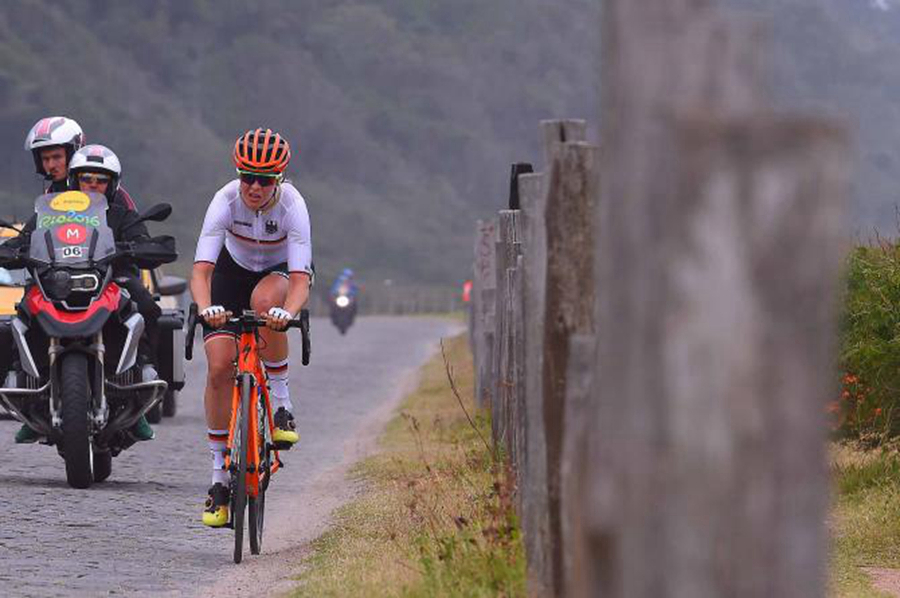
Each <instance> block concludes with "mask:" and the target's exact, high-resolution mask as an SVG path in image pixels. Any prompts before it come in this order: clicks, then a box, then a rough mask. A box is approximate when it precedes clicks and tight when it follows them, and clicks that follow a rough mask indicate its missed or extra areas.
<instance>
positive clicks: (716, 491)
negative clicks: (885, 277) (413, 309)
mask: <svg viewBox="0 0 900 598" xmlns="http://www.w3.org/2000/svg"><path fill="white" fill-rule="evenodd" d="M604 12H605V17H604V30H603V33H602V39H603V43H604V48H603V51H604V79H603V92H604V94H605V96H604V98H603V113H602V114H603V118H604V122H603V130H602V135H601V139H602V141H603V146H604V149H603V153H602V156H601V152H600V150H599V149H598V148H597V147H595V146H592V145H590V144H588V143H586V142H585V137H586V132H585V131H586V125H585V123H584V122H583V121H576V120H570V121H546V122H544V123H542V125H541V131H542V134H543V138H544V146H545V160H544V162H545V164H544V172H543V173H529V171H530V170H531V168H529V167H528V166H525V165H516V166H514V167H513V174H512V184H511V189H512V192H511V194H510V206H509V207H510V208H511V209H507V210H503V211H500V212H499V214H498V216H497V218H496V219H494V220H491V221H486V222H479V223H478V225H477V229H476V238H475V244H474V256H475V261H474V279H473V283H474V287H473V305H472V310H471V316H472V321H471V324H470V329H471V331H472V346H473V351H474V357H475V369H476V382H475V393H476V397H477V399H478V401H479V402H480V404H482V405H485V406H488V407H489V408H490V410H491V413H492V417H493V430H492V432H493V440H494V443H495V445H496V446H497V447H499V448H502V449H503V450H504V451H505V453H506V454H507V455H508V458H509V463H510V467H511V469H512V472H513V474H514V476H515V479H516V483H517V490H516V497H517V507H518V509H519V513H520V516H521V521H522V528H523V533H524V538H525V545H526V553H527V558H528V573H529V594H530V595H570V596H612V597H628V598H644V597H646V598H649V597H658V596H692V597H693V596H766V597H796V596H820V595H822V594H823V593H824V583H825V574H824V568H825V562H826V559H825V555H826V542H825V534H826V531H825V520H826V505H827V497H828V493H829V489H828V483H827V471H826V467H825V438H826V436H825V430H826V425H825V415H824V409H825V405H826V401H827V399H828V398H829V397H830V396H831V395H832V394H833V386H834V384H833V382H834V378H835V372H834V371H833V365H834V360H833V349H834V346H835V334H834V333H835V328H836V318H835V314H836V306H837V300H836V297H837V289H838V286H839V285H838V278H839V276H838V274H839V268H840V264H841V261H842V249H843V241H842V236H841V230H842V224H841V220H842V218H843V203H844V200H845V197H846V194H847V188H848V178H849V177H848V172H847V167H846V165H847V163H848V162H849V157H848V149H847V147H848V144H847V140H846V138H845V135H844V134H843V132H842V131H841V130H840V129H839V128H838V127H836V126H834V125H833V124H831V123H829V122H826V121H822V120H816V119H811V118H805V117H796V118H794V117H782V116H777V115H775V114H773V113H772V111H771V110H770V108H769V100H768V93H767V89H766V88H765V86H764V85H763V84H762V81H764V80H765V77H764V71H765V69H763V67H762V62H761V60H760V58H759V56H760V52H759V47H760V46H761V44H762V43H763V40H762V38H761V36H760V34H759V30H758V28H757V27H756V26H755V25H754V24H752V23H746V22H732V21H730V20H727V19H723V18H722V17H720V16H719V15H718V13H717V12H716V11H715V9H714V8H713V7H712V6H711V3H703V2H695V3H689V2H675V1H673V0H608V1H607V2H606V3H605V4H604ZM649 40H652V43H650V41H649Z"/></svg>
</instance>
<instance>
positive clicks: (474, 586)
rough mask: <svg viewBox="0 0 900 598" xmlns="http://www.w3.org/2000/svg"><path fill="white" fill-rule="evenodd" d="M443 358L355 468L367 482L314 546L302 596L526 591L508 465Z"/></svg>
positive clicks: (458, 348)
mask: <svg viewBox="0 0 900 598" xmlns="http://www.w3.org/2000/svg"><path fill="white" fill-rule="evenodd" d="M446 348H447V362H448V363H449V364H450V365H451V366H452V376H453V380H454V382H455V385H456V387H457V388H459V389H470V388H472V380H473V373H472V360H471V355H470V354H469V351H468V345H467V340H466V338H465V337H464V336H461V337H457V338H455V339H453V340H451V341H450V342H449V343H447V347H446ZM461 394H462V395H464V396H461V397H460V398H461V399H462V402H463V405H464V406H465V410H467V411H468V413H469V414H470V415H471V422H470V418H469V417H467V415H466V413H465V411H464V409H462V408H461V405H460V404H459V402H458V400H457V397H456V396H454V393H453V392H452V391H451V389H450V385H449V383H448V379H447V371H446V369H445V363H444V361H443V360H442V359H441V357H440V356H438V357H437V358H436V359H434V360H432V361H431V362H430V363H429V364H428V365H427V366H426V367H425V368H424V370H423V373H422V380H421V383H420V386H419V388H418V390H417V391H416V392H415V393H413V394H412V395H411V396H409V397H408V398H407V399H406V400H405V402H404V404H403V406H402V408H401V413H400V415H399V416H397V417H396V418H394V419H393V420H392V421H391V423H390V424H389V425H388V427H387V429H386V431H385V433H384V436H383V437H382V439H381V444H380V450H379V453H378V454H377V455H376V456H374V457H372V458H370V459H368V460H366V461H364V462H362V463H361V464H360V465H359V466H357V468H356V470H355V475H356V476H357V478H358V479H359V480H361V481H362V482H363V483H364V484H365V487H366V490H365V492H364V493H363V494H362V496H361V497H360V498H359V499H358V500H356V501H354V502H353V503H351V504H349V505H348V506H346V507H344V508H343V509H341V510H340V511H339V512H338V514H337V516H336V524H335V526H334V527H333V528H332V529H331V530H330V531H329V532H327V533H326V534H325V535H324V536H322V537H321V538H319V539H318V540H317V541H316V542H315V545H314V553H313V555H312V556H311V558H310V559H309V561H308V563H307V567H306V569H305V570H304V572H303V573H302V574H301V577H300V581H301V586H300V588H299V589H298V591H297V594H296V595H303V596H307V595H308V596H523V595H524V593H525V587H524V586H525V564H524V551H523V548H522V543H521V540H520V537H519V531H518V524H517V521H516V518H515V516H514V514H513V509H512V505H511V501H510V492H509V488H508V486H507V484H506V483H505V482H504V479H505V478H504V476H503V475H502V469H503V468H502V467H501V466H500V465H498V464H497V463H496V462H495V461H494V458H493V456H492V454H491V452H490V451H489V448H488V447H487V446H486V445H485V443H484V441H483V437H484V436H487V437H489V434H490V422H489V421H488V419H487V415H486V414H484V413H479V412H475V411H474V407H473V405H472V402H471V397H470V396H467V395H468V394H471V393H461Z"/></svg>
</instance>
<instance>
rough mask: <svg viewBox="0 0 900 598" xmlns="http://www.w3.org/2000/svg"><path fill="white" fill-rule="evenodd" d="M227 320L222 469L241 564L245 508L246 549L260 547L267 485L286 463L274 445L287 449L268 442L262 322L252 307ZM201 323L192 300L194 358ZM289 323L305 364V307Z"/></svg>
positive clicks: (188, 346)
mask: <svg viewBox="0 0 900 598" xmlns="http://www.w3.org/2000/svg"><path fill="white" fill-rule="evenodd" d="M228 322H229V323H230V324H236V325H238V327H239V330H240V335H239V336H238V338H237V341H236V343H237V349H238V350H237V362H236V363H235V377H234V390H233V392H232V397H231V421H230V423H229V426H228V442H227V444H226V450H225V468H226V470H227V471H228V472H229V477H230V484H229V486H230V490H231V521H230V522H229V523H228V525H227V527H231V528H233V529H234V562H235V563H240V562H241V560H242V558H243V550H244V513H245V511H246V512H248V513H249V517H248V520H249V521H248V524H247V531H248V532H249V535H250V553H251V554H259V552H260V550H261V549H262V538H263V523H264V518H265V509H266V490H267V489H268V487H269V482H270V481H271V479H272V476H273V475H274V474H275V472H276V471H278V470H279V469H281V468H282V467H283V466H284V464H283V463H282V462H281V459H280V457H279V453H278V449H279V448H285V447H281V446H279V444H278V443H277V442H273V441H272V430H273V429H274V428H275V421H274V419H273V414H272V405H271V403H270V402H269V385H268V377H267V375H266V368H265V366H264V365H263V362H262V359H260V356H259V348H258V344H259V329H260V328H265V326H266V321H265V320H264V319H262V318H259V317H257V315H256V313H255V312H253V311H249V310H248V311H244V313H243V314H242V315H241V316H239V317H236V318H229V319H228ZM197 324H199V320H198V317H197V304H192V305H191V308H190V315H189V317H188V334H187V339H186V342H185V357H186V358H187V359H192V358H193V345H194V330H195V327H196V326H197ZM287 327H288V328H299V329H300V332H301V335H302V338H303V356H302V363H303V365H309V356H310V342H309V312H308V311H307V310H305V309H304V310H302V311H301V312H300V316H299V317H298V318H297V319H295V320H293V321H291V322H290V323H289V324H288V326H287Z"/></svg>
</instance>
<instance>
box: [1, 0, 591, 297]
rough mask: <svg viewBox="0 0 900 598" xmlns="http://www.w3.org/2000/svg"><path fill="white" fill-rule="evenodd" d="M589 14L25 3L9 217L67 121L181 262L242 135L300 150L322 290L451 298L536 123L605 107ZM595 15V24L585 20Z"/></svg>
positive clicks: (201, 1)
mask: <svg viewBox="0 0 900 598" xmlns="http://www.w3.org/2000/svg"><path fill="white" fill-rule="evenodd" d="M593 4H594V3H592V2H590V1H588V0H573V1H566V2H562V3H558V2H552V1H549V0H524V1H523V0H492V1H491V2H489V3H485V2H479V1H477V0H456V1H454V2H440V1H438V0H382V1H381V2H377V3H368V2H362V1H350V2H347V1H344V2H338V1H337V0H300V1H293V0H264V1H262V2H254V3H241V2H236V1H231V0H226V1H220V2H216V1H212V0H166V1H157V2H152V3H151V2H144V3H124V2H123V3H113V2H104V1H101V0H61V1H57V2H49V1H44V0H30V1H22V2H16V3H14V4H13V5H12V7H11V8H10V9H7V10H5V11H4V12H3V13H2V14H0V138H2V139H4V140H6V141H5V143H3V144H2V145H0V157H2V158H3V159H2V160H0V177H2V180H3V181H4V184H3V185H0V201H2V202H3V204H5V205H7V206H9V209H10V210H11V211H16V212H22V211H24V210H26V209H27V208H28V206H29V204H30V198H31V197H32V196H34V195H35V194H36V193H37V192H38V191H39V183H38V181H37V180H36V178H35V176H34V175H33V169H32V167H31V161H30V158H29V156H28V154H27V153H26V152H24V151H23V150H22V145H21V144H22V140H23V139H24V135H25V133H26V131H27V129H28V127H30V126H31V124H32V123H33V122H34V121H35V120H37V119H38V118H39V117H41V116H43V115H47V114H65V115H69V116H72V117H74V118H76V119H77V120H78V121H79V122H80V123H81V124H82V126H83V127H84V129H85V132H86V134H87V137H88V139H89V141H93V142H99V143H106V144H108V145H110V146H111V147H112V148H113V149H114V150H115V151H117V152H118V153H119V154H120V156H121V158H122V160H123V162H124V164H125V169H126V176H125V180H126V185H127V186H128V188H129V190H130V191H132V193H133V194H134V195H135V197H136V198H137V199H138V201H139V202H140V203H141V204H142V205H149V204H150V203H152V202H154V201H158V200H162V199H165V200H167V201H171V202H172V203H173V204H174V205H175V206H176V211H177V212H176V213H177V217H176V218H174V219H173V221H172V222H171V223H170V225H169V226H171V227H173V228H174V229H175V231H176V233H177V235H178V237H179V239H180V241H181V248H182V251H183V253H184V254H185V255H186V256H188V259H189V257H190V255H191V253H192V251H193V240H194V239H195V238H196V234H197V232H198V230H199V226H200V222H201V219H202V215H203V212H204V210H205V206H206V203H207V202H208V201H209V199H210V198H211V196H212V194H213V193H214V192H215V190H216V189H217V188H218V187H219V186H221V185H222V184H224V183H225V182H226V181H227V180H228V179H229V178H230V177H231V176H232V175H233V170H232V168H231V166H230V160H229V152H230V145H231V143H232V142H233V139H234V138H235V136H236V135H237V134H238V133H239V132H241V131H243V130H245V129H246V128H249V127H253V126H258V125H259V124H264V125H267V126H271V127H275V128H278V129H281V130H282V131H284V132H285V133H286V134H287V136H288V138H289V139H290V141H291V142H292V144H293V145H294V147H295V148H299V152H296V153H295V156H296V158H295V161H294V163H293V164H292V168H291V178H292V179H293V180H294V181H295V182H296V183H297V185H298V186H299V187H300V189H301V191H302V192H303V193H304V195H305V196H306V198H307V202H308V203H309V207H310V212H311V216H312V219H313V235H314V244H315V250H316V262H317V266H318V268H319V271H320V272H321V273H323V274H325V276H326V278H327V277H328V274H329V273H330V272H333V271H334V269H336V268H338V267H342V266H344V265H351V266H353V267H355V268H357V270H359V271H360V272H361V273H362V274H363V276H364V277H365V278H370V279H376V278H380V277H390V278H393V279H396V280H401V281H402V280H413V281H418V282H433V283H438V282H441V283H451V284H455V283H456V282H457V281H458V280H460V279H462V278H464V277H465V276H466V275H467V272H468V267H469V261H470V260H469V258H470V255H469V251H468V247H469V245H470V243H468V242H467V240H468V238H469V237H470V235H471V230H472V222H473V221H474V219H475V218H477V217H480V216H487V215H489V214H490V213H491V212H492V211H493V210H494V209H496V208H497V207H500V206H501V205H502V203H503V201H504V200H505V193H506V188H507V184H508V181H507V180H506V178H505V177H506V176H507V172H508V168H509V163H511V162H513V161H517V160H522V159H532V158H533V157H535V156H537V155H539V154H538V149H539V148H538V145H537V131H536V128H537V121H538V120H539V119H541V118H551V117H559V116H566V115H575V116H590V115H591V114H592V111H595V110H596V107H595V106H594V103H595V102H594V98H595V97H596V79H597V75H596V74H595V73H594V70H595V69H594V68H593V67H594V60H595V55H596V52H595V51H594V48H593V46H592V44H595V40H594V37H595V36H594V32H595V30H596V28H595V27H594V26H593V24H594V23H596V19H597V15H598V9H597V8H596V7H594V6H593ZM586 15H587V18H586Z"/></svg>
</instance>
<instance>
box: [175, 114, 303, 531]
mask: <svg viewBox="0 0 900 598" xmlns="http://www.w3.org/2000/svg"><path fill="white" fill-rule="evenodd" d="M232 159H233V161H234V165H235V167H236V168H237V172H238V179H236V180H233V181H231V182H229V183H228V184H226V185H225V186H224V187H222V188H221V189H220V190H219V191H218V192H217V193H216V195H215V196H214V197H213V199H212V202H211V203H210V205H209V208H208V209H207V212H206V217H205V219H204V221H203V230H202V232H201V234H200V239H199V240H198V241H197V253H196V256H195V258H194V270H193V274H192V276H191V293H192V294H193V296H194V301H196V303H197V307H198V309H199V310H200V316H201V317H202V318H203V320H204V335H203V336H204V345H205V349H206V355H207V361H208V363H209V370H208V374H207V381H206V394H205V405H206V421H207V425H208V427H209V429H208V436H209V448H210V452H211V454H212V486H211V487H210V489H209V496H208V497H207V500H206V507H205V510H204V511H203V523H204V524H205V525H208V526H210V527H221V526H223V525H226V524H227V523H228V519H229V514H228V503H229V498H230V495H229V489H228V472H227V471H225V468H224V467H225V448H226V442H227V439H228V425H229V421H230V417H231V391H232V388H233V387H234V361H235V358H236V347H235V337H236V330H235V329H233V328H231V327H229V326H226V321H227V312H229V311H230V312H232V313H233V314H236V315H240V314H241V313H242V311H243V310H245V309H253V310H254V311H255V312H256V313H258V314H262V315H263V317H264V318H265V319H266V320H267V328H266V329H263V330H260V334H261V336H262V342H261V343H260V353H261V356H262V359H263V361H264V363H265V366H266V370H267V372H268V376H269V384H270V389H271V395H270V398H271V400H272V406H273V409H274V410H275V414H274V422H275V429H274V431H273V435H272V439H273V440H274V441H275V442H279V443H281V444H282V445H285V444H286V445H292V444H294V443H296V442H297V441H298V440H299V436H298V435H297V432H296V431H295V424H294V416H293V414H292V413H291V410H292V408H293V406H292V404H291V399H290V394H289V393H288V341H287V335H286V334H284V332H283V331H284V329H285V326H286V325H287V323H288V322H289V320H291V319H292V318H294V317H295V316H296V315H297V314H298V313H299V312H300V309H301V308H302V307H303V305H304V304H305V303H306V300H307V298H308V297H309V287H310V285H311V282H312V272H313V270H312V242H311V240H310V230H309V214H308V213H307V210H306V202H305V201H304V199H303V196H302V195H300V192H299V191H298V190H297V188H296V187H294V186H293V185H292V184H291V183H289V182H286V181H284V171H285V169H286V168H287V165H288V162H289V161H290V159H291V150H290V146H289V145H288V142H287V140H286V139H284V137H282V136H281V135H280V134H278V133H276V132H274V131H272V130H271V129H262V128H259V129H255V130H250V131H247V132H246V133H244V134H243V135H241V136H240V137H238V139H237V141H236V142H235V145H234V152H233V155H232Z"/></svg>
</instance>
